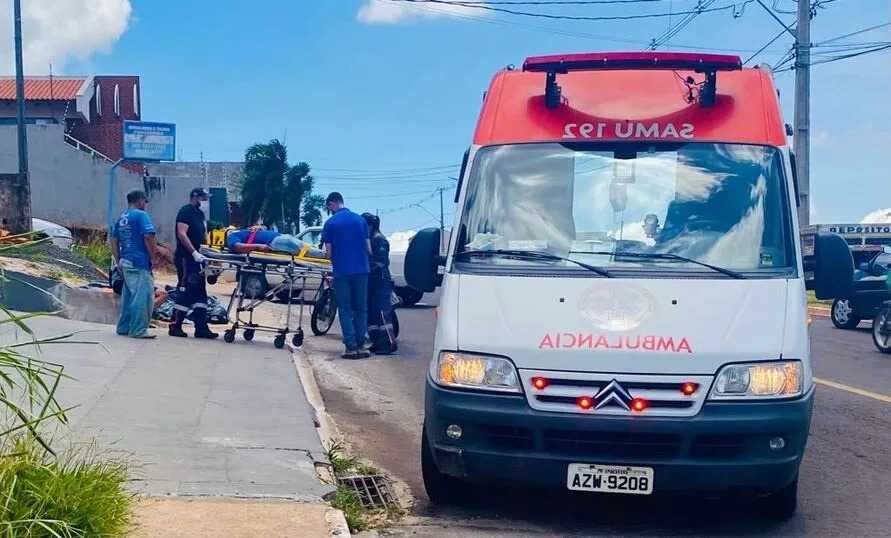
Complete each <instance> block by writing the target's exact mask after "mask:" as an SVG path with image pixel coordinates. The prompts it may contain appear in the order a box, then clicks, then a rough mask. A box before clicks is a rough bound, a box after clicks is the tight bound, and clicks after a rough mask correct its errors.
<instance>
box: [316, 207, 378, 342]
mask: <svg viewBox="0 0 891 538" xmlns="http://www.w3.org/2000/svg"><path fill="white" fill-rule="evenodd" d="M325 208H326V209H327V210H328V213H329V214H330V215H331V217H330V218H329V219H328V220H326V221H325V225H324V227H323V228H322V243H324V244H325V254H326V255H327V257H328V258H330V259H331V268H332V273H333V276H334V296H335V298H336V299H337V316H338V317H339V318H340V328H341V332H342V333H343V345H344V346H345V347H346V350H345V351H344V353H343V355H341V356H342V357H343V358H345V359H364V358H366V357H370V356H371V354H370V353H368V351H367V350H366V346H367V344H368V339H367V334H366V333H367V331H368V272H369V261H368V257H369V256H370V255H371V242H370V238H369V235H368V224H367V223H366V222H365V219H363V218H362V217H361V216H359V215H357V214H356V213H353V212H352V211H350V210H349V209H347V208H346V207H344V204H343V196H341V194H340V193H339V192H332V193H331V194H329V195H328V198H327V199H326V200H325Z"/></svg>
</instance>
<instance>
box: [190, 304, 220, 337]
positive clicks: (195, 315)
mask: <svg viewBox="0 0 891 538" xmlns="http://www.w3.org/2000/svg"><path fill="white" fill-rule="evenodd" d="M192 321H194V322H195V338H204V339H207V340H213V339H214V338H218V337H219V336H220V335H219V334H217V333H215V332H213V331H211V330H210V327H208V326H207V310H205V309H204V308H196V309H194V310H193V311H192Z"/></svg>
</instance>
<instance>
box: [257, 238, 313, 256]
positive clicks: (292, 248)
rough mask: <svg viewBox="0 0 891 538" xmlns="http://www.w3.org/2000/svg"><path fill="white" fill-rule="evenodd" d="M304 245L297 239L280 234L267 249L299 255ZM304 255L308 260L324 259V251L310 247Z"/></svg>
mask: <svg viewBox="0 0 891 538" xmlns="http://www.w3.org/2000/svg"><path fill="white" fill-rule="evenodd" d="M305 245H306V243H304V242H303V241H301V240H300V239H297V238H296V237H294V236H293V235H288V234H282V235H280V236H278V237H276V238H275V239H273V240H272V242H271V243H269V248H271V249H272V250H275V251H278V252H289V253H291V254H300V251H301V250H303V247H304V246H305ZM306 255H307V256H309V257H310V258H325V257H326V256H325V251H324V250H319V249H317V248H315V247H313V246H312V245H310V247H309V250H307V251H306Z"/></svg>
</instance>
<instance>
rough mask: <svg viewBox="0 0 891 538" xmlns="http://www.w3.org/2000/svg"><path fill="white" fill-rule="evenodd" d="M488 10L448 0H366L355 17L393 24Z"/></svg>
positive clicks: (475, 14) (366, 22)
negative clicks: (439, 0) (422, 0)
mask: <svg viewBox="0 0 891 538" xmlns="http://www.w3.org/2000/svg"><path fill="white" fill-rule="evenodd" d="M487 13H488V12H487V11H484V10H482V9H478V8H473V7H468V6H462V5H451V2H449V1H448V0H443V2H442V3H423V4H422V3H420V2H393V1H391V0H367V1H366V3H365V5H363V6H362V7H360V8H359V13H358V14H357V15H356V18H357V19H359V22H363V23H365V24H395V23H398V22H402V21H405V20H411V19H425V18H427V19H429V18H436V17H454V16H462V15H463V16H466V15H470V16H473V17H481V16H485V15H486V14H487Z"/></svg>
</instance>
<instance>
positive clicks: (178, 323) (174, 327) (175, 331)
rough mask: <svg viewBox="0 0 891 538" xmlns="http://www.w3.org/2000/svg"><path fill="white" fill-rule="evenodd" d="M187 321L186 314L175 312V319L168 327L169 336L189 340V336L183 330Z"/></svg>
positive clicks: (179, 311)
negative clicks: (184, 322)
mask: <svg viewBox="0 0 891 538" xmlns="http://www.w3.org/2000/svg"><path fill="white" fill-rule="evenodd" d="M185 319H186V316H185V312H183V311H181V310H174V311H173V319H172V320H171V323H170V325H169V326H168V327H167V334H168V335H170V336H174V337H177V338H188V336H189V335H188V334H186V331H184V330H183V321H184V320H185Z"/></svg>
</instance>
